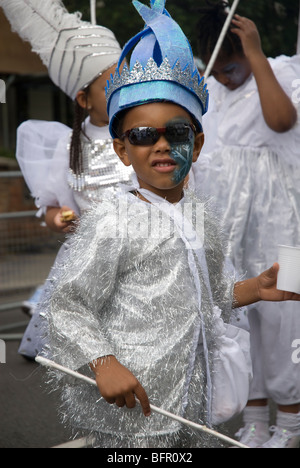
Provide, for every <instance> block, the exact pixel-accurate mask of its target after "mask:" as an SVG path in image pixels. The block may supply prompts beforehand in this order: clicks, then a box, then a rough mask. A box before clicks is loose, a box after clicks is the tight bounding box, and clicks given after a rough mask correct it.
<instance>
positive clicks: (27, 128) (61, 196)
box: [16, 120, 78, 212]
mask: <svg viewBox="0 0 300 468" xmlns="http://www.w3.org/2000/svg"><path fill="white" fill-rule="evenodd" d="M70 134H71V129H70V128H69V127H67V126H66V125H64V124H61V123H59V122H47V121H38V120H28V121H26V122H24V123H23V124H22V125H20V126H19V128H18V131H17V151H16V157H17V160H18V163H19V165H20V168H21V171H22V173H23V176H24V178H25V181H26V183H27V185H28V188H29V190H30V192H31V194H32V196H33V197H34V198H35V202H36V205H37V207H38V208H43V209H45V208H46V207H47V206H61V205H67V206H70V208H72V209H74V211H76V212H78V208H77V205H76V203H75V201H74V197H73V193H72V191H71V190H70V189H69V187H68V183H67V171H68V167H69V155H68V142H69V139H70Z"/></svg>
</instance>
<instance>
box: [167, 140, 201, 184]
mask: <svg viewBox="0 0 300 468" xmlns="http://www.w3.org/2000/svg"><path fill="white" fill-rule="evenodd" d="M194 143H195V135H194V134H192V135H191V137H190V139H189V140H188V141H187V142H185V143H179V144H172V145H171V152H170V157H171V158H172V159H174V161H176V164H177V165H178V166H179V167H178V169H176V170H175V171H174V172H173V179H172V180H173V181H174V182H175V183H176V184H179V183H180V182H182V181H183V180H184V179H185V178H186V176H187V175H188V173H189V172H190V169H191V167H192V162H193V152H194Z"/></svg>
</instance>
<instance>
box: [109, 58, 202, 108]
mask: <svg viewBox="0 0 300 468" xmlns="http://www.w3.org/2000/svg"><path fill="white" fill-rule="evenodd" d="M149 81H174V82H176V83H177V84H180V85H182V86H184V87H185V88H188V89H189V90H191V91H192V92H193V93H194V94H196V96H197V97H198V98H199V100H200V101H201V104H202V107H203V112H205V111H206V110H207V106H208V90H207V85H206V83H205V80H204V78H200V75H199V73H198V72H195V73H194V74H193V75H191V73H190V70H189V67H186V68H185V69H184V70H182V69H181V66H180V63H179V62H178V61H177V62H176V64H175V66H173V67H171V65H170V62H169V60H168V58H167V57H166V58H165V59H164V60H163V62H162V63H161V65H160V66H158V65H157V63H156V62H155V60H154V59H153V58H152V57H151V58H150V59H149V60H148V62H147V65H146V67H145V68H144V67H143V66H142V64H141V63H140V62H139V61H138V60H137V61H136V63H135V65H134V66H133V68H132V70H131V71H130V70H129V69H128V66H127V65H126V64H125V65H124V68H123V70H122V73H121V74H120V73H119V70H118V69H117V71H116V72H115V75H114V76H113V77H112V78H111V80H110V82H107V87H106V100H107V102H108V101H109V99H110V97H111V96H112V94H113V93H114V92H115V91H117V90H118V89H119V88H122V87H124V86H128V85H131V84H137V83H146V82H149Z"/></svg>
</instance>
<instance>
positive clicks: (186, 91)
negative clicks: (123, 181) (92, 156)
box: [106, 0, 208, 138]
mask: <svg viewBox="0 0 300 468" xmlns="http://www.w3.org/2000/svg"><path fill="white" fill-rule="evenodd" d="M132 3H133V5H134V6H135V8H136V9H137V11H138V12H139V14H140V15H141V16H142V18H143V19H144V21H145V28H144V29H143V31H141V32H140V33H138V34H137V35H136V36H134V37H133V38H132V39H131V40H130V41H129V42H128V43H127V44H126V45H125V47H124V49H123V51H122V54H121V57H120V60H119V63H118V67H117V70H116V73H115V75H114V77H111V80H110V82H108V85H107V88H106V99H107V105H108V114H109V117H110V130H111V134H112V136H113V137H114V138H115V137H116V136H117V135H116V133H115V131H114V120H115V118H116V116H117V114H118V113H119V112H121V111H122V110H124V109H127V108H130V107H133V106H136V105H141V104H145V103H147V102H153V101H159V100H168V101H171V102H174V103H176V104H179V105H180V106H182V107H184V108H186V109H187V111H189V112H190V113H191V114H192V115H193V116H194V118H195V119H196V121H197V122H198V124H199V128H201V122H202V115H203V114H204V113H205V112H206V111H207V107H208V91H207V86H206V84H205V81H204V78H201V76H200V74H199V72H198V69H197V67H196V65H195V62H194V57H193V53H192V49H191V46H190V43H189V41H188V39H187V38H186V36H185V35H184V33H183V31H182V30H181V28H180V27H179V25H178V24H177V23H176V22H175V21H174V20H173V19H172V18H171V17H170V15H169V13H168V12H167V10H166V9H165V3H166V0H150V6H151V8H149V7H147V6H145V5H143V4H142V3H141V2H139V1H138V0H133V2H132ZM131 51H132V55H131V59H130V67H129V68H128V66H127V65H125V66H124V67H123V69H122V71H121V72H120V70H121V66H122V64H123V61H124V60H125V58H126V56H127V54H128V53H129V52H131Z"/></svg>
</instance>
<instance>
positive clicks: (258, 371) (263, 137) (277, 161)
mask: <svg viewBox="0 0 300 468" xmlns="http://www.w3.org/2000/svg"><path fill="white" fill-rule="evenodd" d="M270 64H271V66H272V68H273V70H274V73H275V75H276V77H277V79H278V81H279V83H280V84H281V86H282V87H283V89H284V90H285V92H286V93H287V94H288V95H289V96H290V97H291V98H292V100H293V102H294V104H295V106H296V107H297V108H298V116H299V109H300V107H299V99H297V96H299V76H300V56H294V57H292V58H289V57H285V56H280V57H278V58H276V59H270ZM297 85H298V90H297ZM208 87H209V91H210V109H209V112H208V114H207V116H204V120H203V126H204V132H205V137H206V143H205V146H204V148H203V151H202V153H201V155H200V157H199V160H198V163H197V164H196V165H194V172H195V180H196V182H195V183H196V186H197V188H198V189H199V190H200V191H201V192H203V193H205V194H207V195H209V196H212V197H213V199H214V201H215V203H216V204H217V205H218V206H219V207H220V209H221V212H222V214H223V217H224V225H225V229H226V233H227V234H228V236H229V244H230V256H231V258H232V261H233V263H234V266H235V268H236V269H237V271H238V272H239V273H240V274H242V275H243V274H244V275H245V276H246V277H252V276H256V275H258V274H259V273H261V272H262V271H264V270H265V269H267V268H269V267H270V266H271V265H272V264H273V263H274V262H275V261H277V259H278V257H277V255H278V252H277V250H278V244H285V245H292V246H300V124H299V118H298V124H297V125H296V126H295V127H294V128H293V129H292V130H290V131H288V132H286V133H275V132H274V131H272V130H271V129H270V128H269V127H268V126H267V125H266V123H265V121H264V118H263V115H262V112H261V105H260V100H259V95H258V90H257V86H256V82H255V79H254V77H253V76H250V77H249V79H248V80H247V81H246V83H244V85H243V86H241V87H240V88H238V89H236V90H234V91H229V90H227V89H226V88H225V87H224V86H222V85H221V84H219V83H218V82H217V81H216V80H214V79H213V78H210V79H209V82H208ZM249 322H250V327H251V332H252V333H251V340H252V358H253V365H254V380H253V384H252V388H251V394H250V399H256V398H268V397H271V398H273V399H274V400H275V401H276V402H277V403H278V404H282V405H288V404H293V403H298V402H299V401H300V366H299V365H297V364H295V363H293V361H292V358H291V356H292V353H293V348H292V343H293V341H294V340H295V339H299V337H300V314H299V303H297V302H290V303H280V304H275V303H260V304H257V305H255V306H252V308H251V310H250V312H249Z"/></svg>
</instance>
